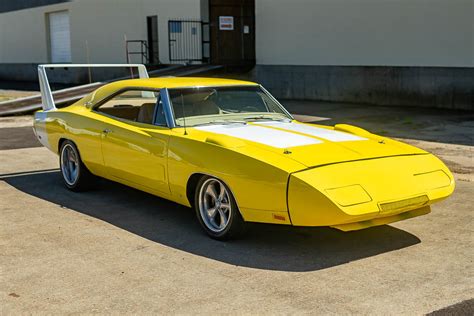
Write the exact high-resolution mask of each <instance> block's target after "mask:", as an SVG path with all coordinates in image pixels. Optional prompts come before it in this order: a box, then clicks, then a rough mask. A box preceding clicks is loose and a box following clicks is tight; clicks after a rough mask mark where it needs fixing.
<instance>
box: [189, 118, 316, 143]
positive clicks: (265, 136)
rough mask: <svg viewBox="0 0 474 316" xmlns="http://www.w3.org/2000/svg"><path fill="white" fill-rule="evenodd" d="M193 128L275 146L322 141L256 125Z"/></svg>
mask: <svg viewBox="0 0 474 316" xmlns="http://www.w3.org/2000/svg"><path fill="white" fill-rule="evenodd" d="M195 129H197V130H201V131H206V132H211V133H216V134H222V135H227V136H232V137H236V138H240V139H245V140H248V141H252V142H256V143H260V144H264V145H268V146H271V147H276V148H290V147H296V146H305V145H314V144H320V143H322V141H320V140H318V139H316V138H312V137H307V136H304V135H298V134H294V133H291V132H285V131H280V130H277V129H273V128H267V127H263V126H257V125H241V124H235V125H234V124H232V125H210V126H198V127H195Z"/></svg>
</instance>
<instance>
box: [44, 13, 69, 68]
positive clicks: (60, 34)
mask: <svg viewBox="0 0 474 316" xmlns="http://www.w3.org/2000/svg"><path fill="white" fill-rule="evenodd" d="M49 36H50V41H51V43H50V49H51V61H52V62H53V63H65V62H66V63H67V62H71V33H70V31H69V12H67V11H61V12H54V13H49Z"/></svg>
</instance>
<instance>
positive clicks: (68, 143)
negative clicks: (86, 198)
mask: <svg viewBox="0 0 474 316" xmlns="http://www.w3.org/2000/svg"><path fill="white" fill-rule="evenodd" d="M67 146H69V147H71V148H72V149H73V150H74V153H75V154H76V155H77V159H78V163H77V179H76V181H75V182H74V184H72V185H71V184H69V183H68V182H67V181H66V178H65V176H64V172H63V168H62V160H63V151H64V149H65V148H66V147H67ZM59 167H60V169H61V176H62V178H63V182H64V184H65V185H66V187H67V188H68V189H71V190H74V189H77V188H78V186H79V183H80V182H81V175H82V161H81V156H80V155H79V150H77V147H76V145H74V143H73V142H71V141H69V140H66V141H64V142H63V143H62V144H61V150H60V152H59Z"/></svg>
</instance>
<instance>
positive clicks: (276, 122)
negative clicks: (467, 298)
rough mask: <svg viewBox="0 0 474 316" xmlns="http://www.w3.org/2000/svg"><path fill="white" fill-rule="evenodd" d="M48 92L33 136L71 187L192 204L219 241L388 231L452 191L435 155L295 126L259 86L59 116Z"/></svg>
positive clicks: (147, 92) (98, 95)
mask: <svg viewBox="0 0 474 316" xmlns="http://www.w3.org/2000/svg"><path fill="white" fill-rule="evenodd" d="M41 84H42V92H43V94H44V95H43V101H44V102H45V103H46V106H45V109H44V110H42V111H38V112H36V114H35V122H34V129H35V133H36V135H37V137H38V139H39V140H40V142H41V143H42V144H43V145H44V146H46V147H48V148H49V149H50V150H52V151H53V152H55V153H57V154H58V155H59V162H60V168H61V173H62V176H63V179H64V183H65V185H66V186H67V188H69V189H71V190H74V191H80V190H84V189H86V188H88V186H89V185H90V184H92V183H93V182H94V181H95V180H96V179H95V178H96V177H104V178H107V179H110V180H113V181H117V182H120V183H122V184H125V185H128V186H131V187H134V188H137V189H139V190H143V191H146V192H149V193H151V194H154V195H157V196H159V197H162V198H165V199H168V200H171V201H174V202H176V203H179V204H182V205H185V206H188V207H193V208H194V209H195V212H196V215H197V218H198V220H199V222H200V223H201V225H202V227H203V228H204V230H205V232H206V233H207V234H208V235H209V236H210V237H212V238H215V239H227V238H230V237H234V236H236V235H238V234H240V233H241V232H242V230H243V228H244V225H245V222H261V223H273V224H285V225H294V226H331V227H334V228H337V229H340V230H343V231H350V230H357V229H362V228H366V227H371V226H376V225H383V224H387V223H391V222H395V221H399V220H402V219H407V218H411V217H415V216H419V215H423V214H427V213H429V212H430V205H431V204H433V203H435V202H437V201H440V200H442V199H444V198H446V197H448V196H449V195H450V194H451V193H452V192H453V190H454V185H455V184H454V179H453V176H452V174H451V173H450V171H449V170H448V168H447V167H446V166H445V165H444V164H443V163H442V162H441V161H440V160H439V159H438V158H436V157H435V156H433V155H432V154H430V153H428V152H426V151H424V150H421V149H418V148H416V147H413V146H410V145H407V144H404V143H401V142H398V141H395V140H391V139H389V138H386V137H382V136H378V135H375V134H372V133H370V132H368V131H366V130H363V129H361V128H358V127H355V126H351V125H345V124H338V125H336V126H334V127H328V126H323V125H313V124H303V123H300V122H297V121H296V120H295V119H294V118H293V117H292V116H291V114H290V113H288V111H287V110H285V108H284V107H283V106H282V105H281V104H280V103H279V102H278V101H277V100H276V99H275V98H273V97H272V96H271V95H270V94H269V93H268V91H266V90H265V89H264V88H263V87H262V86H261V85H259V84H256V83H253V82H247V81H237V80H227V79H215V78H156V79H147V78H146V77H145V78H142V79H131V80H123V81H117V82H113V83H110V84H106V85H104V86H102V87H101V88H99V89H97V90H96V91H94V92H93V93H91V94H89V95H87V96H85V97H84V98H82V99H81V100H80V101H78V102H76V103H74V104H72V105H70V106H67V107H65V108H61V109H56V108H55V107H54V103H53V104H51V100H52V98H51V100H49V99H48V98H49V97H50V95H49V94H50V91H47V89H48V86H47V82H46V83H45V82H44V80H43V81H42V82H41ZM45 85H46V87H45ZM48 102H49V103H48ZM48 104H49V105H48ZM130 211H131V212H132V211H133V210H130Z"/></svg>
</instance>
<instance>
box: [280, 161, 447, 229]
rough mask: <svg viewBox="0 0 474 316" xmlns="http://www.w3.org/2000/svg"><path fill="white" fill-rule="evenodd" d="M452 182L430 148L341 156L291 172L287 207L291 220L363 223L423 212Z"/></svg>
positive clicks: (341, 225) (310, 223) (345, 225)
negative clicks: (335, 161)
mask: <svg viewBox="0 0 474 316" xmlns="http://www.w3.org/2000/svg"><path fill="white" fill-rule="evenodd" d="M454 185H455V184H454V179H453V176H452V174H451V173H450V171H449V170H448V168H447V167H446V166H445V165H444V164H443V163H442V162H441V161H440V160H439V159H438V158H436V157H435V156H433V155H431V154H422V155H407V156H394V157H384V158H376V159H368V160H360V161H352V162H344V163H338V164H332V165H326V166H321V167H315V168H312V169H308V170H304V171H301V172H297V173H294V174H292V175H291V176H290V180H289V184H288V210H289V213H290V216H291V222H292V224H293V225H295V226H332V227H335V228H338V229H341V230H355V229H362V228H366V227H370V226H376V225H383V224H387V223H391V222H394V221H398V220H402V219H406V218H411V217H414V216H419V215H424V214H427V213H429V212H430V207H429V206H430V205H431V204H433V203H434V202H437V201H440V200H442V199H444V198H446V197H448V196H449V195H451V193H452V192H453V190H454Z"/></svg>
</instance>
